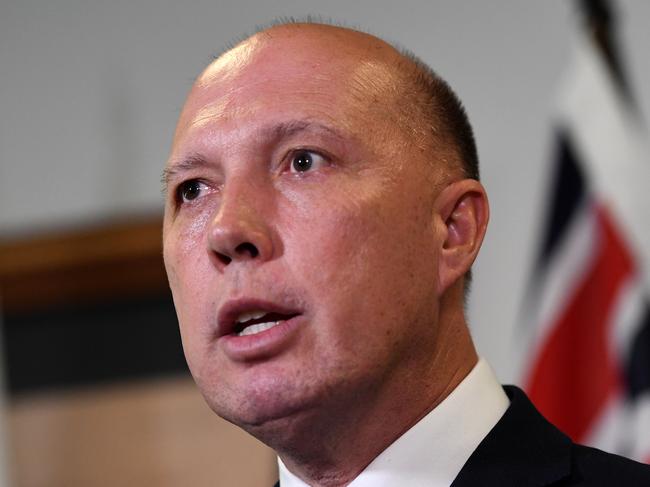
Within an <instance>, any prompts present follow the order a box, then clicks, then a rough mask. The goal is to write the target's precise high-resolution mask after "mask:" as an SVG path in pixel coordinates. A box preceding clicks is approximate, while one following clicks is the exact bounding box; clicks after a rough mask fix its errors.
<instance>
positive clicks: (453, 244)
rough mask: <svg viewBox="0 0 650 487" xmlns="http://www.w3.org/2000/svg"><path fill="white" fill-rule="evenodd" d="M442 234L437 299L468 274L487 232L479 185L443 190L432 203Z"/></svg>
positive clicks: (469, 183) (459, 184)
mask: <svg viewBox="0 0 650 487" xmlns="http://www.w3.org/2000/svg"><path fill="white" fill-rule="evenodd" d="M435 211H436V220H437V224H438V225H439V227H440V229H441V231H442V239H441V242H442V247H441V249H440V260H439V266H438V283H439V291H438V292H439V295H442V294H443V293H444V292H445V291H447V289H449V287H451V286H452V285H453V284H454V283H456V282H457V281H458V280H459V279H461V278H462V277H463V276H464V275H465V273H466V272H467V271H469V269H470V267H471V266H472V263H473V262H474V259H476V255H477V254H478V251H479V249H480V248H481V244H482V242H483V237H484V236H485V231H486V229H487V224H488V219H489V214H490V208H489V204H488V200H487V194H486V193H485V188H483V185H482V184H481V183H479V182H478V181H476V180H475V179H463V180H460V181H456V182H454V183H451V184H450V185H448V186H447V187H445V189H443V190H442V191H441V192H440V194H439V195H438V197H437V198H436V203H435Z"/></svg>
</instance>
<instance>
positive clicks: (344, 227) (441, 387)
mask: <svg viewBox="0 0 650 487" xmlns="http://www.w3.org/2000/svg"><path fill="white" fill-rule="evenodd" d="M466 147H470V149H469V150H466ZM475 162H476V161H475V150H474V149H473V140H472V137H471V129H470V128H469V124H468V123H467V120H466V117H465V115H464V113H463V110H462V107H461V106H460V103H459V102H458V100H457V99H456V97H455V96H454V94H453V93H452V92H451V90H449V88H448V87H447V86H446V85H445V84H444V82H442V81H441V80H440V79H439V78H438V77H437V76H435V75H434V74H433V73H431V72H430V71H428V70H427V68H425V67H424V66H423V65H422V64H421V63H419V62H418V61H417V60H415V59H413V58H409V57H407V56H405V55H404V54H402V53H400V52H399V51H397V50H396V49H395V48H393V47H392V46H390V45H389V44H387V43H385V42H384V41H382V40H380V39H377V38H375V37H373V36H370V35H368V34H363V33H360V32H356V31H352V30H349V29H343V28H339V27H333V26H327V25H315V24H290V25H279V26H274V27H272V28H269V29H266V30H263V31H261V32H258V33H257V34H255V35H253V36H251V37H249V38H247V39H246V40H244V41H242V42H241V43H239V44H238V45H236V46H235V47H233V48H232V49H230V50H229V51H227V52H225V53H224V54H222V55H221V56H219V58H217V59H216V60H215V61H214V62H213V63H212V64H211V65H210V66H208V68H207V69H206V70H205V71H204V72H203V73H202V74H201V75H200V76H199V77H198V78H197V80H196V83H195V84H194V86H193V88H192V90H191V92H190V94H189V96H188V98H187V102H186V103H185V106H184V108H183V111H182V113H181V116H180V119H179V122H178V125H177V129H176V133H175V136H174V143H173V145H172V150H171V154H170V157H169V161H168V163H167V167H166V169H165V181H166V187H167V198H166V203H165V221H164V230H163V244H164V245H163V247H164V251H163V254H164V260H165V265H166V269H167V273H168V276H169V281H170V287H171V289H172V294H173V297H174V304H175V306H176V310H177V313H178V318H179V324H180V329H181V337H182V341H183V348H184V351H185V356H186V358H187V361H188V365H189V367H190V370H191V371H192V374H193V376H194V378H195V379H196V382H197V384H198V385H199V387H200V389H201V391H202V392H203V394H204V396H205V397H206V400H207V401H208V403H209V404H210V405H211V406H212V408H213V409H214V410H215V411H216V412H217V413H218V414H220V415H221V416H223V417H225V418H227V419H229V420H230V421H232V422H234V423H236V424H239V425H241V426H242V427H244V428H245V429H247V430H248V431H249V432H251V433H252V434H253V435H255V436H257V437H258V438H260V439H262V441H264V442H266V443H267V444H269V445H271V446H272V447H274V448H275V449H276V450H277V451H280V452H285V453H287V454H288V453H290V452H291V451H296V452H297V451H299V452H303V453H304V452H306V451H307V450H309V449H310V448H315V447H317V445H316V444H315V443H314V442H313V441H312V439H313V437H314V434H315V432H319V433H318V434H319V436H320V435H322V433H323V432H326V433H327V435H331V436H332V438H330V439H331V442H330V441H329V440H325V439H324V438H323V441H327V442H328V443H330V444H331V445H336V444H338V443H337V440H336V438H335V437H336V436H338V435H346V434H347V433H346V432H347V431H348V430H349V428H348V427H344V426H345V425H350V424H355V425H356V426H359V424H360V422H363V421H364V418H372V417H382V415H383V414H384V413H386V412H387V411H391V412H392V413H395V414H396V415H397V416H399V417H398V418H396V421H395V422H391V424H390V425H386V424H370V423H368V424H367V425H366V426H367V430H366V433H368V435H369V436H368V438H367V439H368V444H373V445H374V444H375V441H374V439H372V438H371V437H374V434H375V433H378V434H380V436H381V431H375V430H381V429H383V428H384V427H385V426H389V427H395V430H396V431H397V430H399V431H403V427H405V426H406V425H407V424H412V420H413V417H414V416H417V414H419V412H421V411H423V410H425V409H426V408H430V407H432V405H434V404H435V402H436V401H437V400H438V399H439V398H440V397H441V395H443V394H444V391H445V390H446V388H447V387H448V386H449V385H450V384H451V383H452V382H453V380H455V379H456V378H458V377H462V374H461V375H458V371H459V370H462V371H469V369H470V368H471V367H472V366H473V364H474V363H475V361H476V354H475V351H474V348H473V345H472V343H471V339H470V337H469V332H468V330H467V326H466V324H465V320H464V311H463V283H464V282H466V281H465V279H464V276H465V275H466V273H467V272H468V271H469V268H470V267H471V265H472V262H473V261H474V259H475V257H476V255H477V253H478V250H479V248H480V245H481V242H482V238H483V235H484V233H485V229H486V226H487V219H488V213H489V210H488V206H487V198H486V195H485V190H484V189H483V187H482V186H481V184H480V183H479V182H478V181H476V180H475V179H472V177H474V178H475V177H476V176H477V173H476V170H475ZM468 176H470V177H469V178H468ZM315 364H317V366H314V365H315ZM414 371H418V373H417V374H414ZM423 384H426V391H423V390H422V385H423ZM396 398H400V399H399V402H400V404H395V403H394V401H395V399H396ZM405 405H408V407H405ZM396 431H391V432H388V433H387V434H388V436H390V437H393V438H394V433H395V432H396ZM386 438H387V437H386V436H384V439H386ZM330 451H331V452H332V453H335V452H336V451H337V448H334V447H333V448H332V449H330ZM312 453H314V454H315V455H322V454H323V449H322V448H317V449H316V451H314V452H312ZM375 453H376V452H375ZM365 454H367V455H370V456H371V454H372V452H365V453H364V455H365ZM366 464H367V463H366Z"/></svg>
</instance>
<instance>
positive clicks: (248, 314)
mask: <svg viewBox="0 0 650 487" xmlns="http://www.w3.org/2000/svg"><path fill="white" fill-rule="evenodd" d="M265 314H266V311H245V312H244V313H242V314H240V315H239V317H238V318H237V320H235V321H236V322H237V323H246V322H247V321H250V320H258V319H260V318H261V317H262V316H264V315H265Z"/></svg>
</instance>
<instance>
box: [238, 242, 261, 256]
mask: <svg viewBox="0 0 650 487" xmlns="http://www.w3.org/2000/svg"><path fill="white" fill-rule="evenodd" d="M235 252H237V253H238V254H248V255H249V256H250V257H251V258H253V259H254V258H255V257H257V256H258V255H259V253H260V252H259V250H257V247H255V245H253V244H252V243H250V242H244V243H240V244H239V245H238V246H237V247H235Z"/></svg>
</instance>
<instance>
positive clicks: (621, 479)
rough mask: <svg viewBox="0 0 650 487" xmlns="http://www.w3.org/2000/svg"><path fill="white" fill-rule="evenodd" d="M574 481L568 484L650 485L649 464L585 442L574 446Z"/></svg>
mask: <svg viewBox="0 0 650 487" xmlns="http://www.w3.org/2000/svg"><path fill="white" fill-rule="evenodd" d="M571 467H572V468H571V480H570V482H569V483H567V484H566V485H590V486H594V487H598V486H603V487H604V486H610V485H625V486H630V487H635V486H645V487H647V486H650V466H649V465H645V464H643V463H638V462H635V461H633V460H630V459H628V458H624V457H621V456H618V455H613V454H611V453H605V452H604V451H601V450H597V449H596V448H590V447H587V446H583V445H578V444H573V445H572V446H571Z"/></svg>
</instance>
